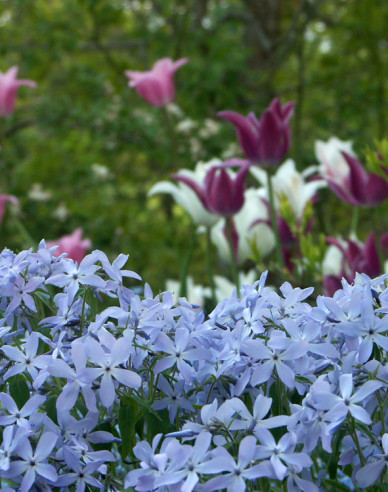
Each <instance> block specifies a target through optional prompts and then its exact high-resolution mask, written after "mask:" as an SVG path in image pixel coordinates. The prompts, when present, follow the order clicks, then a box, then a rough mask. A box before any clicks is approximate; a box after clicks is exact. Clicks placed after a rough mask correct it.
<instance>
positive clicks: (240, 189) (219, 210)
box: [172, 166, 248, 217]
mask: <svg viewBox="0 0 388 492" xmlns="http://www.w3.org/2000/svg"><path fill="white" fill-rule="evenodd" d="M247 174H248V167H247V166H242V167H241V168H240V170H239V171H238V173H237V174H236V176H235V177H232V176H231V175H230V173H229V171H228V170H227V169H225V168H224V167H222V166H214V167H212V168H210V169H209V171H208V172H207V174H206V176H205V180H204V183H203V185H202V186H200V185H199V184H198V183H197V182H195V181H194V180H192V179H191V178H188V177H186V176H183V175H180V174H174V175H173V176H172V177H173V178H175V179H177V180H178V181H182V182H183V183H185V184H186V185H188V186H190V188H192V189H193V190H194V191H195V193H196V194H197V196H198V198H199V199H200V200H201V202H202V204H203V206H204V207H205V208H206V209H207V210H208V211H209V212H211V213H213V214H216V215H221V216H222V217H229V216H231V215H234V214H236V213H237V212H239V211H240V210H241V208H242V206H243V205H244V187H245V178H246V176H247Z"/></svg>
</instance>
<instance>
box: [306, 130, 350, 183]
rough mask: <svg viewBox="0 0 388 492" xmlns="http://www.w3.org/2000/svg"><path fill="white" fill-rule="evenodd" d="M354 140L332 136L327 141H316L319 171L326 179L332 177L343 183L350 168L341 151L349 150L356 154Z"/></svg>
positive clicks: (333, 179)
mask: <svg viewBox="0 0 388 492" xmlns="http://www.w3.org/2000/svg"><path fill="white" fill-rule="evenodd" d="M352 145H353V144H352V142H350V141H344V140H340V139H339V138H337V137H331V138H330V139H329V140H328V141H327V142H323V141H322V140H317V141H316V142H315V155H316V157H317V159H318V162H319V164H320V165H319V172H320V173H321V174H322V176H323V177H324V178H325V179H330V180H331V181H334V182H335V183H337V184H339V185H342V184H343V183H344V181H345V179H346V178H347V176H348V174H349V172H350V169H349V165H348V163H347V162H346V160H345V158H344V156H343V155H342V153H341V152H347V153H348V154H350V155H353V156H355V153H354V152H353V149H352Z"/></svg>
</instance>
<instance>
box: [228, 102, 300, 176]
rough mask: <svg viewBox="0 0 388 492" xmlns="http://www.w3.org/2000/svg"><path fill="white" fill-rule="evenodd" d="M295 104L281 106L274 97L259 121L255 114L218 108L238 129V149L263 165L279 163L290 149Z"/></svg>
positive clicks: (256, 162)
mask: <svg viewBox="0 0 388 492" xmlns="http://www.w3.org/2000/svg"><path fill="white" fill-rule="evenodd" d="M294 106H295V103H293V102H289V103H287V104H285V105H284V106H282V105H281V103H280V99H279V98H276V99H274V100H273V101H272V102H271V104H270V106H269V108H268V109H266V110H265V111H264V113H263V115H262V116H261V118H260V120H258V119H257V118H256V116H255V114H254V113H250V114H249V115H248V116H242V115H241V114H238V113H235V112H234V111H221V112H220V113H219V116H221V117H222V118H225V119H226V120H228V121H230V122H231V123H232V124H233V125H234V126H235V127H236V130H237V136H238V139H239V142H240V145H241V148H242V150H243V152H244V154H245V155H246V157H247V158H248V159H249V161H251V163H254V164H259V165H262V166H264V167H271V166H274V165H276V164H279V163H280V162H281V161H282V160H283V158H284V156H285V155H286V153H287V152H288V150H289V148H290V143H291V129H290V125H289V121H290V118H291V116H292V114H293V112H294Z"/></svg>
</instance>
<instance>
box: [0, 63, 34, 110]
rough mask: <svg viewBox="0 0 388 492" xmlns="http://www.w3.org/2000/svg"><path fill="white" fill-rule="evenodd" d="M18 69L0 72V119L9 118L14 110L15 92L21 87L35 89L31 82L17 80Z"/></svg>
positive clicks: (13, 68)
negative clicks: (25, 86)
mask: <svg viewBox="0 0 388 492" xmlns="http://www.w3.org/2000/svg"><path fill="white" fill-rule="evenodd" d="M17 74H18V67H12V68H10V69H9V70H8V72H5V73H2V72H0V118H6V117H7V116H10V115H11V114H12V113H13V112H14V110H15V103H16V95H17V90H18V88H19V87H20V86H21V85H29V86H30V87H36V82H34V81H32V80H17V78H16V77H17Z"/></svg>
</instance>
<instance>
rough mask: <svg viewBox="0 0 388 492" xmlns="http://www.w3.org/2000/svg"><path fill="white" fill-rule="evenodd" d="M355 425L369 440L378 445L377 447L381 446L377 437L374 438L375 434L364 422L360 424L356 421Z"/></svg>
mask: <svg viewBox="0 0 388 492" xmlns="http://www.w3.org/2000/svg"><path fill="white" fill-rule="evenodd" d="M354 423H355V426H356V429H358V430H359V431H361V432H363V433H364V434H365V435H366V436H368V437H369V439H370V440H371V441H372V442H374V443H375V444H376V446H379V443H378V441H377V439H376V437H375V436H374V434H373V432H371V430H370V429H369V427H368V426H367V425H366V424H364V423H363V422H360V421H358V420H355V422H354Z"/></svg>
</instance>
